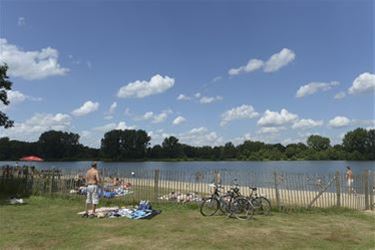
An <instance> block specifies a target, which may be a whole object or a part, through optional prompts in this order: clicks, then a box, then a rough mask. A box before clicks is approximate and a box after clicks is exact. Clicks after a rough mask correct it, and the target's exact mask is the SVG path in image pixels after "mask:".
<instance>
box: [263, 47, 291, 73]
mask: <svg viewBox="0 0 375 250" xmlns="http://www.w3.org/2000/svg"><path fill="white" fill-rule="evenodd" d="M295 58H296V54H295V53H294V52H293V51H292V50H290V49H287V48H284V49H282V50H281V51H280V52H278V53H276V54H273V55H272V56H271V57H270V58H269V59H268V61H267V62H266V63H265V65H264V72H275V71H278V70H279V69H281V68H282V67H285V66H286V65H288V64H289V63H291V62H292V61H293V60H294V59H295Z"/></svg>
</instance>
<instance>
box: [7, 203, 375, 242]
mask: <svg viewBox="0 0 375 250" xmlns="http://www.w3.org/2000/svg"><path fill="white" fill-rule="evenodd" d="M27 202H28V204H27V205H20V206H11V205H5V204H4V203H2V204H0V249H19V248H22V249H24V248H27V249H47V248H49V249H50V248H54V249H55V248H59V249H250V248H251V249H375V223H374V222H375V217H374V216H373V215H367V214H364V213H361V212H355V211H352V210H347V209H320V210H301V211H293V212H290V213H277V212H274V213H273V215H272V216H267V217H264V216H257V217H256V219H254V220H251V221H238V220H235V219H230V218H227V217H225V216H214V217H203V216H201V215H200V213H199V211H198V208H197V206H194V205H176V204H170V203H169V204H168V203H164V204H154V207H156V208H157V209H161V210H162V214H160V215H158V216H156V217H154V218H153V219H152V220H129V219H127V218H116V219H96V218H95V219H83V218H80V216H78V215H77V212H79V211H82V210H83V208H84V204H83V203H84V201H83V199H82V198H71V199H67V198H66V199H62V198H46V197H30V198H29V199H28V200H27ZM104 203H106V205H112V204H116V205H122V204H121V200H115V201H106V202H103V203H102V205H104Z"/></svg>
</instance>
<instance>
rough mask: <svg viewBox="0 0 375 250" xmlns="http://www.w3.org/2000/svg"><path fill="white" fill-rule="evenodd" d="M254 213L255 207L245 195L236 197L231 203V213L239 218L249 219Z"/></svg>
mask: <svg viewBox="0 0 375 250" xmlns="http://www.w3.org/2000/svg"><path fill="white" fill-rule="evenodd" d="M253 214H254V209H253V207H252V206H251V204H250V202H249V201H248V200H247V199H246V198H244V197H236V198H234V200H233V201H232V203H231V204H230V215H231V216H234V217H236V218H237V219H239V220H249V219H250V218H251V217H252V216H253Z"/></svg>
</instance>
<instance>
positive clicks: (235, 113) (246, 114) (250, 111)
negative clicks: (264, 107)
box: [220, 105, 259, 126]
mask: <svg viewBox="0 0 375 250" xmlns="http://www.w3.org/2000/svg"><path fill="white" fill-rule="evenodd" d="M258 115H259V114H258V113H257V112H255V110H254V108H253V106H251V105H242V106H239V107H235V108H232V109H230V110H227V111H225V112H224V113H222V114H221V122H220V126H225V125H226V124H228V123H229V122H231V121H234V120H242V119H251V118H254V117H257V116H258Z"/></svg>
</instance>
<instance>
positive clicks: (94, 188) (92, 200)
mask: <svg viewBox="0 0 375 250" xmlns="http://www.w3.org/2000/svg"><path fill="white" fill-rule="evenodd" d="M99 182H100V177H99V171H98V169H97V164H96V162H94V163H92V164H91V168H90V169H89V170H87V173H86V184H87V199H86V212H85V214H84V215H83V217H88V215H89V204H92V213H93V214H95V209H96V206H97V205H98V204H99V192H98V191H99V190H98V184H99Z"/></svg>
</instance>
